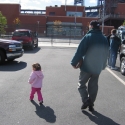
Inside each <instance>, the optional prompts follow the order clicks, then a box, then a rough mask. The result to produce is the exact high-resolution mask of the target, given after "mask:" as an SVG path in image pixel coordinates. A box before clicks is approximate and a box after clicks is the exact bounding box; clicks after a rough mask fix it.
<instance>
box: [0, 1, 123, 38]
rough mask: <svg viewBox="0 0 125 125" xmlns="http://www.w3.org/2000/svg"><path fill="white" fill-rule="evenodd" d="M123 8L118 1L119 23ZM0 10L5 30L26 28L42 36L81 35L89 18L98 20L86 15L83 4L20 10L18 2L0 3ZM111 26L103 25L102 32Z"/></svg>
mask: <svg viewBox="0 0 125 125" xmlns="http://www.w3.org/2000/svg"><path fill="white" fill-rule="evenodd" d="M123 8H125V4H124V3H123V4H122V3H120V4H118V7H117V9H116V11H115V13H117V14H119V15H118V17H120V19H121V24H122V22H123V21H124V15H125V11H123ZM0 11H1V12H2V14H3V15H4V16H5V17H6V18H7V28H6V31H7V32H13V31H14V30H15V29H17V28H25V29H26V28H27V29H32V30H34V31H38V33H39V34H40V35H42V36H50V35H56V36H67V37H68V36H73V35H75V36H77V37H82V36H83V35H84V34H85V33H86V32H87V30H88V23H89V22H90V21H91V20H99V18H98V17H87V16H86V13H85V7H84V6H64V5H62V6H60V7H58V6H57V5H55V6H54V7H52V6H47V7H46V10H22V9H21V6H20V4H0ZM118 17H117V18H118ZM15 19H19V20H20V23H19V24H17V23H14V20H15ZM110 19H111V17H110ZM113 19H114V17H113ZM115 19H116V18H115ZM105 24H109V19H107V18H106V20H105ZM112 28H114V26H109V25H107V26H104V32H103V33H104V34H106V35H108V34H109V33H110V31H111V29H112Z"/></svg>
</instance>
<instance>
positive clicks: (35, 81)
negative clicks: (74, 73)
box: [28, 63, 44, 105]
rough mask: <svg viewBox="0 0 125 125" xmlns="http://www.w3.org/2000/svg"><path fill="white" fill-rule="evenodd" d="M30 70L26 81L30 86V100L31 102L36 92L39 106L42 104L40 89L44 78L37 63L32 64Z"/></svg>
mask: <svg viewBox="0 0 125 125" xmlns="http://www.w3.org/2000/svg"><path fill="white" fill-rule="evenodd" d="M32 69H33V71H32V73H31V74H30V77H29V80H28V82H29V83H30V84H31V93H30V100H31V101H33V98H34V94H35V93H36V92H37V95H38V101H39V104H40V105H41V104H42V103H43V97H42V93H41V88H42V80H43V78H44V76H43V73H42V70H41V66H40V64H39V63H35V64H33V65H32Z"/></svg>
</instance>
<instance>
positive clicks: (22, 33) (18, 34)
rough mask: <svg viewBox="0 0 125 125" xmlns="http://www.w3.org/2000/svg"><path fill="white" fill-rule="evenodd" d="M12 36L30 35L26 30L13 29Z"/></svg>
mask: <svg viewBox="0 0 125 125" xmlns="http://www.w3.org/2000/svg"><path fill="white" fill-rule="evenodd" d="M13 36H28V37H30V33H29V32H28V31H15V32H14V34H13Z"/></svg>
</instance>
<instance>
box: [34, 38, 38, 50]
mask: <svg viewBox="0 0 125 125" xmlns="http://www.w3.org/2000/svg"><path fill="white" fill-rule="evenodd" d="M35 47H36V48H37V47H38V40H37V43H36V44H35Z"/></svg>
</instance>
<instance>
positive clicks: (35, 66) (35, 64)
mask: <svg viewBox="0 0 125 125" xmlns="http://www.w3.org/2000/svg"><path fill="white" fill-rule="evenodd" d="M32 67H33V68H34V69H35V70H36V71H40V70H41V66H40V64H39V63H34V64H33V65H32Z"/></svg>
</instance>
